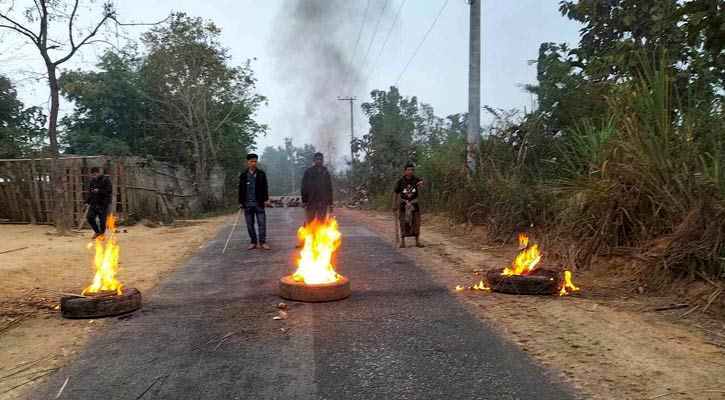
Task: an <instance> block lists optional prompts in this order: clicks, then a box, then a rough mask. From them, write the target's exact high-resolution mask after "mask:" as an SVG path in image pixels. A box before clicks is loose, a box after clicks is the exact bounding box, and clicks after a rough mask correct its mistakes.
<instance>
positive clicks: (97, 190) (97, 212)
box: [86, 167, 113, 239]
mask: <svg viewBox="0 0 725 400" xmlns="http://www.w3.org/2000/svg"><path fill="white" fill-rule="evenodd" d="M112 193H113V185H112V184H111V178H109V177H107V176H106V175H103V174H102V173H101V170H100V169H99V168H98V167H92V168H91V184H90V187H89V189H88V198H86V204H87V205H88V212H87V213H86V219H87V220H88V224H89V225H90V226H91V228H92V229H93V232H94V233H93V237H92V239H95V238H97V237H99V236H101V235H103V234H105V233H106V217H107V216H108V205H109V204H111V194H112ZM96 217H98V220H99V222H100V227H99V226H98V225H99V224H96Z"/></svg>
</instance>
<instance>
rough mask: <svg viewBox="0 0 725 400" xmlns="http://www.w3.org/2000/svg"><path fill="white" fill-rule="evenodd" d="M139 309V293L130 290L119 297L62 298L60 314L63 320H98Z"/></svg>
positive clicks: (106, 295) (132, 289)
mask: <svg viewBox="0 0 725 400" xmlns="http://www.w3.org/2000/svg"><path fill="white" fill-rule="evenodd" d="M140 307H141V292H139V291H138V290H137V289H135V288H131V289H128V290H126V291H125V292H123V293H122V294H121V295H116V294H115V293H113V294H103V295H98V296H89V297H70V296H68V297H62V298H61V299H60V312H61V315H62V316H63V317H65V318H99V317H110V316H114V315H121V314H126V313H129V312H132V311H136V310H138V309H139V308H140Z"/></svg>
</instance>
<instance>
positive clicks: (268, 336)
mask: <svg viewBox="0 0 725 400" xmlns="http://www.w3.org/2000/svg"><path fill="white" fill-rule="evenodd" d="M267 220H268V222H267V230H268V243H269V244H270V245H271V246H272V251H267V252H264V251H261V250H254V251H246V250H244V248H245V247H246V245H247V244H248V239H247V233H246V229H245V227H244V226H243V224H242V225H240V226H238V227H237V229H236V231H235V235H234V238H233V239H232V241H231V242H230V245H229V248H228V249H227V252H226V254H225V255H224V256H220V255H219V254H220V251H221V249H222V247H223V246H224V242H225V240H226V237H227V235H228V233H229V230H230V229H231V222H229V224H230V225H229V226H227V227H226V228H225V229H224V230H223V231H222V232H221V233H220V234H219V236H218V237H216V238H215V239H214V240H212V241H210V242H209V243H207V244H206V245H205V246H204V247H203V248H201V249H200V250H199V251H198V252H197V254H196V255H195V256H194V257H192V258H191V259H190V260H189V261H188V262H186V263H185V264H184V265H182V266H181V267H179V268H178V269H177V270H176V271H175V272H174V273H173V274H172V275H171V276H169V277H168V278H167V279H165V280H164V281H162V282H161V283H160V284H159V285H157V286H156V287H155V288H154V289H153V290H152V291H151V292H150V293H144V296H145V297H144V305H143V307H142V309H141V310H139V311H137V312H136V313H133V314H130V315H127V316H122V317H119V318H116V319H117V321H114V323H113V324H111V325H110V326H108V327H107V328H106V329H104V330H103V331H102V332H101V333H100V334H99V335H98V336H97V338H95V339H93V340H92V341H91V343H90V344H89V345H88V347H87V348H86V350H85V351H84V352H83V353H82V354H81V355H80V356H79V357H78V358H77V359H76V360H75V361H74V362H73V363H72V364H69V365H68V366H66V367H65V368H63V369H61V370H59V371H58V372H57V373H55V374H54V375H52V376H51V379H50V381H49V382H48V383H47V384H46V385H44V386H43V387H42V388H41V390H40V391H39V392H36V393H34V394H33V395H32V398H42V399H46V398H48V399H52V398H55V397H56V395H57V394H58V390H59V389H60V388H61V386H62V385H63V383H64V382H65V380H66V378H68V383H67V385H66V387H65V388H64V390H63V392H62V394H61V396H60V398H61V399H130V400H133V399H357V398H359V399H499V400H500V399H570V398H574V397H575V396H574V395H573V394H571V392H570V390H569V389H568V388H566V387H565V386H564V385H563V384H561V383H557V382H556V381H557V379H556V378H552V377H549V376H547V374H546V373H545V372H544V370H543V369H542V368H540V367H539V366H537V365H535V363H534V362H533V361H532V360H531V359H530V358H529V357H528V356H527V355H526V354H524V353H523V352H522V351H521V350H519V349H518V348H516V347H515V346H514V345H512V344H510V343H508V342H507V341H505V340H504V339H502V338H501V336H499V334H497V333H496V332H495V331H494V330H493V329H492V328H491V327H490V326H488V325H487V324H486V323H485V322H484V321H482V320H481V319H480V318H478V317H476V316H475V315H474V314H473V313H471V312H470V311H469V310H468V309H467V307H468V306H466V305H464V304H463V303H462V302H461V301H460V300H459V299H456V296H455V294H453V293H451V290H450V289H449V288H446V287H443V286H442V285H440V284H439V283H437V282H436V281H435V280H434V279H433V278H431V277H430V276H429V275H428V274H427V273H425V272H424V271H423V270H422V269H421V268H419V267H418V266H416V265H415V264H414V263H413V262H412V261H410V260H409V259H408V258H407V257H405V256H404V255H403V254H401V253H399V252H398V251H396V249H394V248H392V247H391V246H390V245H389V244H388V242H386V241H385V240H383V239H382V238H380V237H378V236H377V235H376V234H374V233H373V232H371V231H369V230H367V229H366V228H363V227H361V226H359V225H356V224H355V223H354V222H353V221H351V220H349V219H345V218H341V219H340V221H339V222H340V227H341V230H342V233H343V245H342V247H341V249H340V254H339V257H338V268H337V270H338V272H339V273H341V274H342V275H344V276H346V277H348V278H349V279H350V282H351V287H352V295H351V297H350V298H348V299H345V300H342V301H337V302H330V303H316V304H311V303H297V302H287V303H288V304H289V309H288V310H287V312H288V313H289V318H288V319H287V320H274V319H273V317H274V316H275V315H277V314H276V313H277V308H276V306H277V304H278V303H279V302H280V301H282V299H280V298H279V297H278V296H277V284H278V283H277V282H278V279H279V278H280V277H282V276H285V275H289V274H290V273H292V272H293V270H294V268H293V266H292V265H293V260H294V253H295V249H294V244H295V234H296V229H297V227H298V226H299V224H300V223H301V221H302V209H299V208H277V209H268V210H267ZM240 222H242V221H240ZM159 240H163V238H159ZM409 251H415V249H411V250H409Z"/></svg>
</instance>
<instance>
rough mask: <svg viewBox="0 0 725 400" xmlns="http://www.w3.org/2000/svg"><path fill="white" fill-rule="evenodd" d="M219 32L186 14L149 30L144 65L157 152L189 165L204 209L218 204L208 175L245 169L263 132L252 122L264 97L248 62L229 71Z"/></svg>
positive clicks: (143, 69)
mask: <svg viewBox="0 0 725 400" xmlns="http://www.w3.org/2000/svg"><path fill="white" fill-rule="evenodd" d="M219 35H220V30H219V28H218V27H217V26H216V25H214V24H213V23H212V22H210V21H204V20H202V19H201V18H192V17H189V16H187V15H186V14H183V13H176V14H172V15H171V17H170V19H169V22H168V23H167V24H164V25H162V26H159V27H155V28H152V29H151V30H150V31H149V32H147V33H145V34H144V35H143V39H142V41H143V42H144V44H145V45H146V46H147V48H148V54H147V55H146V56H145V58H144V60H143V64H142V66H141V70H140V72H141V76H142V77H143V83H142V86H143V87H144V90H145V91H146V100H147V101H148V104H149V109H150V111H149V112H150V115H149V120H148V123H149V126H150V128H153V129H154V130H155V131H156V132H157V136H156V139H157V142H156V143H152V144H149V146H155V147H156V149H155V150H156V151H158V152H165V153H169V154H175V155H176V156H177V161H179V162H182V163H184V164H186V165H189V166H190V167H191V168H192V170H193V172H194V176H195V180H196V183H197V187H198V189H199V193H200V195H201V199H202V203H203V204H204V205H205V206H207V207H210V206H214V205H215V203H216V199H215V196H214V194H213V193H212V190H211V186H210V182H209V175H210V173H211V171H212V169H214V167H215V166H217V165H224V166H226V167H227V168H233V167H238V166H239V165H242V162H243V160H244V158H243V156H244V153H245V151H246V150H247V149H248V148H250V147H251V146H252V144H253V143H254V137H255V135H257V134H259V133H261V132H263V131H264V130H265V129H266V127H265V126H263V125H260V124H258V123H257V122H256V121H254V119H253V118H252V116H253V114H254V112H255V110H256V109H257V108H258V106H259V105H260V104H261V103H263V102H264V101H265V98H264V97H263V96H261V95H259V94H256V93H254V85H255V82H256V80H255V78H254V75H253V72H252V69H251V67H250V63H249V61H247V62H246V63H245V64H244V65H242V66H239V67H232V66H230V65H229V61H230V56H229V55H228V52H227V50H226V49H225V48H223V47H222V46H221V45H220V43H219Z"/></svg>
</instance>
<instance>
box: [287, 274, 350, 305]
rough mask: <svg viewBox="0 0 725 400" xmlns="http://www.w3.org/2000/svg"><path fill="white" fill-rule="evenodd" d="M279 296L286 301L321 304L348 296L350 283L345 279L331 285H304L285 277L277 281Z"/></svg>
mask: <svg viewBox="0 0 725 400" xmlns="http://www.w3.org/2000/svg"><path fill="white" fill-rule="evenodd" d="M279 295H280V296H281V297H283V298H285V299H288V300H295V301H306V302H313V303H315V302H323V301H335V300H342V299H344V298H346V297H348V296H350V281H349V280H347V278H345V277H340V279H339V280H337V281H335V282H332V283H318V284H305V283H304V282H297V281H295V280H294V279H292V276H291V275H289V276H285V277H284V278H282V279H280V280H279Z"/></svg>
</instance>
